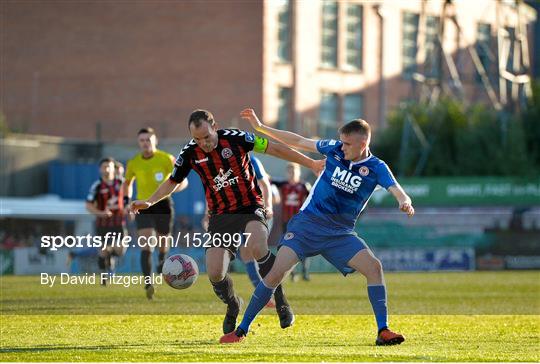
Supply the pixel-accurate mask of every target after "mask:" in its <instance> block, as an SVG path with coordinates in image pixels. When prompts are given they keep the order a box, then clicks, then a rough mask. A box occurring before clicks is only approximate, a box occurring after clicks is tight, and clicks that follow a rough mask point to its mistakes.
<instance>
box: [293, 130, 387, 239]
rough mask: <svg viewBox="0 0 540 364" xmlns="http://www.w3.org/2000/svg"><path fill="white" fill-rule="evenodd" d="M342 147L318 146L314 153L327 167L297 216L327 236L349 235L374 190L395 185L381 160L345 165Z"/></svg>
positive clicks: (333, 144) (321, 142)
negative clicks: (315, 226) (323, 160)
mask: <svg viewBox="0 0 540 364" xmlns="http://www.w3.org/2000/svg"><path fill="white" fill-rule="evenodd" d="M341 145H342V142H341V141H338V140H329V139H325V140H319V141H318V142H317V150H318V151H319V152H320V153H321V154H323V155H325V156H326V166H325V169H324V171H323V173H322V174H321V175H320V176H319V178H317V181H316V182H315V184H314V185H313V188H312V189H311V191H310V193H309V196H308V197H307V199H306V201H305V202H304V205H303V206H302V208H301V209H300V210H301V212H300V213H299V216H298V217H299V218H306V219H307V220H309V221H310V222H312V223H314V224H316V225H317V226H318V228H319V229H321V230H323V231H324V232H326V233H332V232H344V233H348V232H352V231H353V230H354V225H355V223H356V220H357V219H358V216H359V215H360V213H361V212H362V210H363V209H364V208H365V207H366V205H367V203H368V201H369V198H370V197H371V195H372V194H373V191H375V188H376V187H377V186H382V187H384V188H386V189H388V188H389V187H391V186H393V185H395V184H396V183H397V182H396V180H395V178H394V176H393V175H392V172H391V171H390V169H389V168H388V166H387V165H386V163H384V162H383V161H382V160H380V159H379V158H377V157H375V156H374V155H372V154H369V156H368V157H367V158H365V159H363V160H361V161H358V162H351V161H348V160H346V159H345V157H344V153H343V151H342V150H341Z"/></svg>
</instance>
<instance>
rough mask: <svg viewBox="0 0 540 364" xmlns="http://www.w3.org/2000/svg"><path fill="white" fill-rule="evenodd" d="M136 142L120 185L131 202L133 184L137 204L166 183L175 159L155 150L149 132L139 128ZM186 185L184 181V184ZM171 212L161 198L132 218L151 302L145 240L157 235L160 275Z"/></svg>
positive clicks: (149, 260) (154, 140) (153, 137)
mask: <svg viewBox="0 0 540 364" xmlns="http://www.w3.org/2000/svg"><path fill="white" fill-rule="evenodd" d="M137 141H138V143H139V149H140V151H141V152H140V153H138V154H137V155H135V156H134V157H133V158H132V159H130V160H129V161H128V162H127V168H126V180H125V184H124V195H125V196H128V197H129V198H131V195H132V194H133V182H134V181H136V183H137V200H145V199H147V198H148V197H150V195H152V193H154V191H155V190H157V188H158V187H159V185H161V183H163V182H164V181H167V180H168V179H169V176H170V174H171V172H172V170H173V168H174V163H175V158H174V157H173V156H172V155H170V154H169V153H166V152H164V151H161V150H159V149H157V137H156V132H155V131H154V129H153V128H150V127H148V128H143V129H141V130H139V132H138V133H137ZM185 181H186V182H187V179H186V180H185ZM186 187H187V183H186V184H182V185H181V186H180V185H179V188H177V189H176V190H175V191H180V190H183V189H184V188H186ZM173 217H174V209H173V202H172V199H171V198H170V197H167V198H164V199H163V200H161V201H159V202H158V203H156V204H155V205H153V206H152V207H150V208H149V209H146V210H142V211H140V213H139V214H137V215H135V223H136V224H137V233H138V235H139V237H145V239H140V242H141V268H142V273H143V275H144V276H145V281H146V282H147V283H146V285H145V287H144V288H145V290H146V297H147V298H148V299H152V297H153V296H154V287H153V286H152V284H151V283H148V282H150V279H149V278H147V277H150V276H151V274H152V251H153V247H151V246H149V245H148V244H147V243H146V242H147V241H148V237H150V236H153V235H154V232H155V233H156V235H157V238H158V242H160V243H161V244H159V263H158V267H157V273H158V274H159V273H161V269H162V267H163V262H164V260H165V255H166V254H167V251H168V250H169V247H168V245H167V243H166V239H165V238H162V239H161V240H160V237H167V236H169V235H170V233H171V230H172V225H173Z"/></svg>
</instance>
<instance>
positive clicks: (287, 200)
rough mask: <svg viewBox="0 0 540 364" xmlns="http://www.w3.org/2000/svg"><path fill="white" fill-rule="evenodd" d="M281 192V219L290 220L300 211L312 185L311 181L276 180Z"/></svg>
mask: <svg viewBox="0 0 540 364" xmlns="http://www.w3.org/2000/svg"><path fill="white" fill-rule="evenodd" d="M272 183H273V184H275V185H276V186H277V187H278V188H279V192H280V194H281V206H282V207H281V220H282V221H283V222H284V223H285V222H288V221H289V220H290V219H291V218H292V217H293V216H294V215H296V214H297V213H298V211H300V207H302V204H303V203H304V201H305V200H306V198H307V196H308V195H309V190H310V189H311V185H310V184H309V183H303V182H298V183H290V182H287V181H285V182H274V181H272Z"/></svg>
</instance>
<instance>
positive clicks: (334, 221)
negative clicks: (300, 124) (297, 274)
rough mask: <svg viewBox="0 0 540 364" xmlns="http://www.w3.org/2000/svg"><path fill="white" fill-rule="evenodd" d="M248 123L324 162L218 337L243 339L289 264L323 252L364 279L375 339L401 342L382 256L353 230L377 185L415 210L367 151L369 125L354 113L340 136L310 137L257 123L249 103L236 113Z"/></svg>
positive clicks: (403, 207) (343, 270) (387, 171)
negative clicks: (269, 263)
mask: <svg viewBox="0 0 540 364" xmlns="http://www.w3.org/2000/svg"><path fill="white" fill-rule="evenodd" d="M240 115H241V117H242V118H243V119H245V120H247V121H248V122H249V123H250V124H251V125H252V127H253V128H254V129H255V130H257V131H259V132H261V133H264V134H266V135H269V136H271V137H273V138H274V139H276V140H279V141H280V142H282V143H285V144H287V145H289V146H291V147H293V148H298V149H300V150H304V151H308V152H319V153H321V154H322V155H324V156H326V165H325V169H324V171H323V173H321V174H320V175H319V177H318V178H317V181H316V182H315V184H314V185H313V188H312V189H311V192H310V193H309V196H308V198H307V199H306V201H305V202H304V205H303V206H302V208H301V212H300V213H299V214H297V215H296V216H295V217H293V219H292V220H291V221H290V222H289V224H288V225H287V232H286V234H285V235H284V236H283V238H282V239H281V242H280V245H281V249H279V251H278V254H277V258H276V263H275V264H274V266H273V267H272V269H271V270H270V272H269V273H268V274H267V275H266V276H265V277H264V278H263V280H262V281H261V283H259V285H258V286H257V288H255V292H254V293H253V296H252V297H251V301H250V303H249V305H248V307H247V309H246V312H245V313H244V317H243V319H242V322H241V323H240V325H239V326H238V328H237V329H236V331H234V332H231V333H230V334H226V335H224V336H223V337H222V338H221V339H220V342H221V343H234V342H239V341H242V340H244V338H245V336H246V335H247V333H248V332H249V327H250V325H251V323H252V322H253V320H254V319H255V317H256V316H257V314H258V313H259V312H260V311H261V310H262V308H263V307H264V306H265V305H266V302H268V300H269V299H270V297H271V296H272V293H273V292H274V287H276V286H277V285H279V284H280V283H281V282H282V281H283V279H285V277H286V276H287V274H288V273H289V272H290V271H291V269H292V268H293V267H294V266H295V265H296V264H297V263H298V262H299V261H300V260H302V259H305V258H306V257H311V256H315V255H322V256H323V257H324V258H325V259H326V260H328V261H329V262H330V263H331V264H332V265H334V266H335V267H336V268H337V269H338V270H339V271H340V272H341V273H342V274H343V275H347V274H349V273H352V272H354V271H355V270H356V271H358V272H360V273H361V274H362V275H364V276H365V277H366V279H367V285H368V289H367V291H368V296H369V300H370V302H371V306H372V308H373V313H374V314H375V319H376V322H377V329H378V334H377V339H376V341H375V343H376V345H395V344H400V343H402V342H403V341H404V340H405V338H404V337H403V335H400V334H398V333H395V332H393V331H391V330H390V329H389V327H388V310H387V305H386V297H387V296H386V286H385V283H384V274H383V270H382V265H381V262H380V261H379V260H378V259H377V258H375V256H374V255H373V253H372V252H371V250H370V249H369V248H368V247H367V245H366V243H365V242H364V240H362V239H361V238H359V237H358V236H357V235H356V233H355V232H354V226H355V223H356V220H357V218H358V216H359V215H360V213H361V212H362V210H363V209H364V208H365V207H366V205H367V203H368V201H369V198H370V197H371V195H372V193H373V191H375V188H376V187H377V186H379V185H380V186H382V187H384V188H386V189H387V190H388V191H389V192H390V193H391V194H392V195H393V196H394V197H395V199H396V200H397V202H398V204H399V209H400V210H401V211H403V212H404V213H406V214H407V215H408V216H409V217H411V216H413V215H414V208H413V206H412V202H411V199H410V197H409V196H408V195H407V194H406V193H405V192H404V191H403V189H402V188H401V186H400V185H399V184H398V182H397V181H396V179H395V178H394V176H393V175H392V172H391V171H390V169H389V168H388V166H387V165H386V163H384V162H383V161H382V160H380V159H379V158H377V157H375V156H374V155H373V154H371V152H370V150H369V143H370V139H371V130H370V126H369V124H368V123H367V122H366V121H364V120H362V119H355V120H352V121H351V122H349V123H347V124H345V125H344V126H342V127H341V128H340V129H339V137H340V140H333V139H330V140H329V139H326V140H313V139H308V138H304V137H302V136H300V135H298V134H295V133H291V132H288V131H284V130H278V129H274V128H271V127H269V126H266V125H264V124H262V123H261V121H260V120H259V119H258V117H257V115H256V114H255V111H253V109H246V110H244V111H242V113H241V114H240Z"/></svg>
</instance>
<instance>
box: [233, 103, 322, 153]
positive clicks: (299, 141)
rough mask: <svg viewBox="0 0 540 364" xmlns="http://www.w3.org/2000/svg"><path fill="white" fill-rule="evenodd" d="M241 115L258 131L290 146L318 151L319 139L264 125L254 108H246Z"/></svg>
mask: <svg viewBox="0 0 540 364" xmlns="http://www.w3.org/2000/svg"><path fill="white" fill-rule="evenodd" d="M240 117H241V118H242V119H244V120H246V121H248V122H249V123H250V124H251V127H252V128H253V129H255V130H256V131H258V132H261V133H263V134H266V135H268V136H270V137H272V138H274V139H276V140H278V141H280V142H282V143H284V144H287V145H288V146H290V147H292V148H296V149H300V150H304V151H306V152H316V151H317V141H316V140H314V139H309V138H305V137H303V136H301V135H298V134H295V133H292V132H290V131H285V130H279V129H274V128H271V127H269V126H267V125H264V124H263V123H262V122H261V121H260V120H259V118H258V117H257V115H256V114H255V111H254V110H253V109H244V110H242V112H241V113H240Z"/></svg>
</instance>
